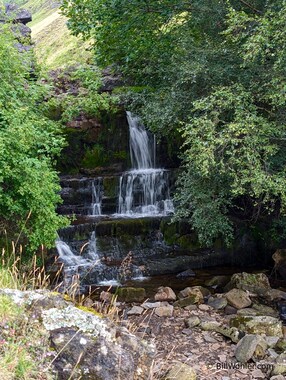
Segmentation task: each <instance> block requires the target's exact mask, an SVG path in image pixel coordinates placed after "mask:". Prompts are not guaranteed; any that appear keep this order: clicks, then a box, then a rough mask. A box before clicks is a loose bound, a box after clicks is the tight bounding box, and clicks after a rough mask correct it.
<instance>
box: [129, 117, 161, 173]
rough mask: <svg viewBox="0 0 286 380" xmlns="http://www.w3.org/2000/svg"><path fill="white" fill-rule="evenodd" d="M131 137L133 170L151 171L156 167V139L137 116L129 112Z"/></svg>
mask: <svg viewBox="0 0 286 380" xmlns="http://www.w3.org/2000/svg"><path fill="white" fill-rule="evenodd" d="M127 121H128V125H129V135H130V157H131V164H132V168H134V169H150V168H153V167H155V159H156V157H155V150H154V146H155V137H154V135H152V136H148V133H147V131H146V129H145V127H144V125H143V124H142V123H141V121H140V119H139V118H138V117H137V116H133V115H132V114H131V112H129V111H127Z"/></svg>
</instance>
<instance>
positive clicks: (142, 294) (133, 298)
mask: <svg viewBox="0 0 286 380" xmlns="http://www.w3.org/2000/svg"><path fill="white" fill-rule="evenodd" d="M116 294H117V299H118V301H120V302H127V303H128V302H142V301H144V299H145V298H146V291H145V289H144V288H131V287H126V288H119V289H118V290H117V293H116Z"/></svg>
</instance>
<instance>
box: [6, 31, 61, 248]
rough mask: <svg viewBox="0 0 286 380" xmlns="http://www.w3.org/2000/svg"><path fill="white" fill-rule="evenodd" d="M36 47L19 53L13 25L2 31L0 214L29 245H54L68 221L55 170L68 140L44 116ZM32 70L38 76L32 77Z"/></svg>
mask: <svg viewBox="0 0 286 380" xmlns="http://www.w3.org/2000/svg"><path fill="white" fill-rule="evenodd" d="M31 55H32V53H31V52H23V53H20V52H19V51H18V49H17V48H16V44H15V40H14V37H13V35H12V33H11V32H10V30H9V27H4V26H1V33H0V77H1V86H0V215H1V222H2V223H1V225H2V231H1V232H2V234H3V233H4V229H6V231H8V233H9V235H10V236H17V234H19V233H21V234H22V236H21V238H22V239H23V238H25V239H24V241H26V242H27V243H28V244H29V247H30V249H36V248H37V247H39V246H40V245H41V244H44V245H46V246H51V245H53V243H54V239H55V237H56V230H57V229H59V228H60V227H63V226H64V225H66V224H67V220H66V219H65V218H63V217H61V216H58V215H57V213H56V211H55V209H56V205H57V204H58V203H59V202H60V196H59V190H60V187H59V183H58V177H57V173H56V171H55V170H54V163H55V157H56V156H57V155H59V153H60V151H61V149H62V147H63V145H64V140H63V138H62V137H61V135H60V130H59V126H58V125H57V124H56V123H54V122H51V121H50V120H49V119H47V118H46V117H44V116H43V114H42V112H41V111H40V107H39V103H40V102H41V101H42V100H43V97H44V94H45V88H44V87H42V86H41V85H40V84H38V83H37V82H36V80H35V79H33V77H34V76H35V72H34V73H32V66H31V64H32V62H33V57H32V56H31ZM32 76H33V77H32Z"/></svg>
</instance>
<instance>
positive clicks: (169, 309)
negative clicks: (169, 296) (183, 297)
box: [155, 305, 174, 317]
mask: <svg viewBox="0 0 286 380" xmlns="http://www.w3.org/2000/svg"><path fill="white" fill-rule="evenodd" d="M173 311H174V307H173V306H172V305H167V306H160V307H156V309H155V314H156V315H157V316H158V317H172V315H173Z"/></svg>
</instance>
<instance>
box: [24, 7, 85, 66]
mask: <svg viewBox="0 0 286 380" xmlns="http://www.w3.org/2000/svg"><path fill="white" fill-rule="evenodd" d="M59 4H60V3H59V2H57V1H46V0H29V1H27V2H22V4H21V6H22V7H23V8H25V9H28V10H29V11H30V12H31V13H32V17H33V21H32V22H31V23H30V24H29V26H30V28H31V29H32V39H33V42H34V43H35V50H36V54H37V57H38V59H39V61H40V62H41V63H44V64H45V65H46V66H47V67H48V68H49V69H55V68H59V67H66V66H71V65H74V64H78V63H84V62H86V61H87V60H88V59H89V58H90V52H89V51H88V46H89V45H88V44H87V43H83V41H81V40H80V39H79V38H77V37H74V36H72V35H71V33H70V32H69V30H68V29H67V26H66V18H65V17H64V16H63V15H61V14H60V12H59Z"/></svg>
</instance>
